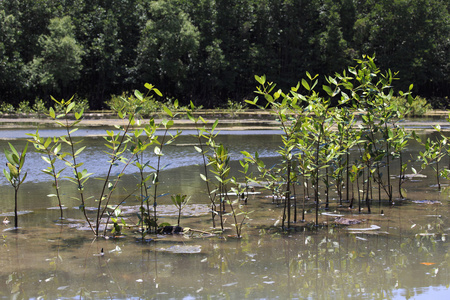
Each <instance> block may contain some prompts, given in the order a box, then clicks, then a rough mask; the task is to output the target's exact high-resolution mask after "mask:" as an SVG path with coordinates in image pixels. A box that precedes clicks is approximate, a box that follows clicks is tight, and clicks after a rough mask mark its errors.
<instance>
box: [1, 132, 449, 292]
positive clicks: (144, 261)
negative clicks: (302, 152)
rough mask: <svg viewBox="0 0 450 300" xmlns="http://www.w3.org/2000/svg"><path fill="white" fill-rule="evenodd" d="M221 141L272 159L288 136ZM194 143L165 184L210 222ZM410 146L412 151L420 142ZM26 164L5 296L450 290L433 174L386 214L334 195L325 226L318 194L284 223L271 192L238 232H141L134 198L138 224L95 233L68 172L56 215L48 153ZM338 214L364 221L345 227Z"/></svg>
mask: <svg viewBox="0 0 450 300" xmlns="http://www.w3.org/2000/svg"><path fill="white" fill-rule="evenodd" d="M247 133H248V132H247ZM220 141H221V142H222V143H224V144H226V146H227V147H229V149H230V150H231V153H232V157H233V159H234V162H233V165H232V167H233V166H234V167H236V168H235V169H237V168H238V163H237V161H236V160H237V159H239V158H241V154H240V153H239V151H240V150H246V151H249V152H254V151H255V150H258V152H259V153H262V154H261V156H262V157H265V159H266V161H267V162H268V164H270V161H271V160H274V159H275V158H276V150H277V147H278V145H279V137H278V136H276V135H270V134H268V135H267V134H266V135H256V134H246V135H237V134H230V135H223V136H220ZM19 143H20V142H19ZM84 143H85V144H86V146H87V150H86V153H85V154H84V155H85V156H84V157H83V159H84V160H85V161H86V166H87V167H88V168H92V169H93V170H95V171H96V176H98V177H101V176H102V175H104V174H102V171H101V170H102V163H103V162H104V161H105V159H104V158H103V157H102V156H101V155H102V154H101V153H102V151H103V148H102V143H103V142H102V139H101V138H85V142H84ZM193 143H194V141H193V140H191V139H190V137H189V136H187V135H185V136H182V137H181V138H180V139H179V140H177V145H173V146H170V148H169V147H168V148H167V150H168V151H167V153H166V155H165V156H164V160H165V161H166V162H170V163H171V165H170V166H168V167H167V168H166V170H164V171H163V173H162V177H161V180H162V184H161V189H162V193H169V192H170V193H172V194H177V193H184V194H187V195H190V196H191V202H189V205H191V207H190V210H189V209H188V210H187V211H186V212H185V213H184V214H183V216H182V218H181V226H183V227H185V228H192V229H197V230H199V231H210V230H211V221H210V219H209V218H210V216H209V214H208V211H207V209H206V210H202V209H204V207H206V204H208V201H209V200H208V199H207V197H206V194H205V187H204V184H203V182H202V181H201V179H200V177H199V176H198V174H199V172H200V170H201V169H200V166H197V165H196V164H199V163H201V160H200V158H199V157H197V154H196V152H195V150H194V149H193V147H192V145H193ZM1 146H3V145H0V148H1ZM244 147H245V148H246V149H244ZM149 151H150V152H151V151H152V150H149ZM409 151H410V153H411V154H412V155H414V151H416V150H415V149H413V148H411V149H409ZM149 155H150V154H149ZM2 159H3V158H2ZM0 163H3V164H4V161H3V160H0ZM27 164H29V165H30V169H29V170H28V172H30V177H29V178H28V180H27V182H26V183H24V186H23V190H21V196H20V203H19V207H20V209H21V210H22V212H27V213H24V214H22V215H20V226H21V228H19V229H17V230H11V229H10V228H11V224H1V225H2V237H1V238H2V241H1V242H2V247H1V250H0V266H1V270H0V297H2V298H14V297H15V298H37V297H43V298H49V299H55V298H83V299H84V298H95V299H106V298H108V299H125V298H145V299H150V298H153V299H161V298H171V299H195V298H201V299H203V298H217V299H225V298H231V299H238V298H250V299H263V298H264V299H273V298H280V299H290V298H301V299H322V298H325V299H348V298H353V299H403V298H406V299H408V298H414V299H420V297H421V296H423V297H427V298H432V297H434V298H438V297H442V296H443V295H445V294H447V293H448V292H449V291H448V284H449V282H450V273H449V267H450V257H449V256H450V254H449V252H448V249H449V248H450V247H449V246H450V245H449V241H448V233H449V231H450V226H449V215H450V214H449V200H448V199H449V194H448V191H447V190H446V189H445V188H444V189H443V190H442V191H441V192H438V191H437V189H435V188H432V187H430V186H431V185H432V184H433V183H434V182H433V181H432V179H431V178H432V175H431V174H427V173H424V176H428V178H425V177H423V178H420V179H417V180H416V181H410V182H407V183H406V184H405V189H406V191H407V197H406V199H404V200H400V199H396V200H395V205H394V206H393V207H391V206H388V204H387V203H386V202H382V206H381V207H379V208H378V207H376V205H378V201H376V202H377V203H376V204H375V203H374V208H376V209H374V211H376V212H377V213H373V214H366V213H365V212H364V211H363V213H362V214H358V210H357V209H349V208H347V207H345V206H344V207H338V206H336V205H334V206H332V209H331V210H330V211H328V212H329V214H328V215H326V214H324V215H323V216H322V217H321V222H322V223H326V225H324V226H323V227H321V228H320V229H319V230H316V228H314V226H313V225H311V224H312V221H313V219H314V214H313V210H312V208H313V204H312V203H309V204H308V207H307V209H308V210H307V214H306V221H307V222H305V223H299V224H294V225H293V228H294V229H293V230H291V231H289V232H282V231H280V229H279V227H277V226H274V224H275V223H277V221H278V220H279V218H280V217H281V213H282V208H281V207H277V205H276V204H273V203H272V200H271V199H270V198H269V197H266V195H267V192H265V191H262V192H263V193H262V194H261V195H252V196H250V198H249V199H248V209H249V210H253V213H251V214H250V215H249V218H250V219H249V220H248V221H247V222H246V224H245V225H244V228H243V237H242V238H241V239H236V238H234V237H233V236H232V235H233V234H234V230H233V229H232V226H231V223H232V222H231V217H229V218H228V220H227V221H226V224H225V227H227V228H229V229H227V231H226V232H225V234H224V235H223V237H222V238H219V237H217V236H209V235H208V236H207V235H204V234H202V233H199V232H195V231H194V232H190V233H189V234H186V235H154V236H151V237H150V236H149V239H148V240H146V241H144V242H142V241H141V240H140V239H139V237H140V235H139V234H138V233H136V232H135V229H134V227H133V224H136V222H137V216H136V211H135V210H134V211H133V209H134V208H135V207H136V205H137V204H138V203H137V201H136V200H134V199H130V200H129V201H127V203H125V206H126V209H124V210H125V213H124V216H125V219H126V223H127V224H128V225H130V227H129V228H128V229H127V230H125V235H124V236H120V237H117V238H109V239H105V238H98V239H93V238H92V233H91V232H90V231H87V230H80V229H82V227H83V225H84V222H83V220H82V214H81V213H80V211H79V210H78V208H77V206H78V204H79V203H78V202H77V201H76V200H71V199H70V197H71V196H72V195H73V194H75V192H76V190H74V188H73V187H72V186H71V185H69V184H68V183H67V181H64V182H63V186H62V188H61V189H62V190H63V191H64V193H65V194H64V205H65V207H66V209H65V211H64V213H65V217H66V219H65V220H63V221H61V220H58V217H59V212H58V210H57V209H49V208H55V207H56V206H57V203H56V202H55V201H56V200H55V199H53V198H48V197H47V195H48V194H50V193H53V188H52V186H51V184H50V183H49V182H48V181H47V180H48V178H45V177H44V176H45V175H42V174H41V173H39V172H38V170H39V169H40V168H42V167H43V163H41V162H40V158H39V156H38V155H36V154H34V153H30V154H29V157H28V156H27ZM31 166H32V169H31ZM41 166H42V167H41ZM35 169H37V170H35ZM134 172H135V171H133V170H130V172H129V173H128V174H127V175H125V177H124V180H123V182H122V183H121V186H120V187H119V189H118V191H119V192H118V195H117V196H116V197H117V199H116V200H118V199H120V198H121V197H123V195H125V194H127V192H126V191H128V190H132V189H133V187H134V186H135V184H136V179H135V177H134V175H135V174H133V173H134ZM393 173H395V171H393ZM233 175H235V176H238V175H239V173H238V172H237V171H236V174H233ZM2 180H3V181H1V182H0V183H1V186H0V191H1V193H2V197H1V198H0V213H1V216H5V217H6V216H8V217H9V218H11V217H10V213H11V211H12V209H13V203H12V202H13V201H12V200H11V199H13V194H12V191H10V188H9V187H8V186H7V185H6V181H4V179H2ZM90 184H91V185H90V186H89V187H86V189H87V190H86V193H87V194H95V193H96V192H98V188H99V186H98V184H100V183H99V181H95V180H94V179H91V182H90ZM330 196H333V195H330ZM334 196H335V195H334ZM331 199H333V197H331ZM332 201H334V202H337V200H336V199H335V198H334V199H333V200H332ZM160 204H161V205H160V208H159V209H160V211H159V212H160V220H159V221H160V222H168V223H170V224H175V223H176V219H177V218H176V217H177V216H176V210H173V208H171V200H170V195H167V196H165V197H162V198H161V200H160ZM195 205H196V206H195ZM381 210H383V214H380V212H381ZM333 214H336V215H344V216H345V217H346V218H351V219H358V220H360V221H362V223H360V224H355V225H349V226H345V225H336V224H335V223H334V220H335V218H336V217H335V216H333ZM2 218H3V217H2Z"/></svg>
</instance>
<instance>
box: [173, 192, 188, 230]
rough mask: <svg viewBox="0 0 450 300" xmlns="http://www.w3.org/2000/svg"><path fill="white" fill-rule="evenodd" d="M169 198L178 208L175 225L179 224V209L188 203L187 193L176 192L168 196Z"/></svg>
mask: <svg viewBox="0 0 450 300" xmlns="http://www.w3.org/2000/svg"><path fill="white" fill-rule="evenodd" d="M170 198H171V199H172V203H173V204H174V205H175V206H176V207H177V209H178V220H177V226H180V219H181V211H182V210H183V208H184V207H185V206H186V205H187V204H188V202H189V199H190V198H191V197H189V198H187V195H180V194H176V195H173V196H170Z"/></svg>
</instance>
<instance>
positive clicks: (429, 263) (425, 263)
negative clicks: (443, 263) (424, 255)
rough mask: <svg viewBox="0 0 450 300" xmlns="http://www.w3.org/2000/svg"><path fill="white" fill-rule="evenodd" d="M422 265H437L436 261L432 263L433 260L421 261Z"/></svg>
mask: <svg viewBox="0 0 450 300" xmlns="http://www.w3.org/2000/svg"><path fill="white" fill-rule="evenodd" d="M420 264H421V265H425V266H432V265H435V264H436V263H432V262H421V263H420Z"/></svg>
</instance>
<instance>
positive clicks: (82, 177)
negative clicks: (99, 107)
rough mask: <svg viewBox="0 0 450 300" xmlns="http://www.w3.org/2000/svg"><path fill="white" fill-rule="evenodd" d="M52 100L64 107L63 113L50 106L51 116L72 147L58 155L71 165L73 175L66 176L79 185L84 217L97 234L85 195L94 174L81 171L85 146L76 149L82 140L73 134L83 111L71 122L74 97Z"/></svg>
mask: <svg viewBox="0 0 450 300" xmlns="http://www.w3.org/2000/svg"><path fill="white" fill-rule="evenodd" d="M52 100H53V101H55V102H56V103H57V104H59V105H60V107H64V110H63V113H61V114H58V115H57V114H56V112H55V110H54V109H53V108H52V107H50V109H49V116H50V118H52V119H53V120H54V121H55V123H56V124H57V125H59V126H61V127H62V128H64V129H65V130H66V135H63V136H60V137H59V140H60V141H61V142H63V143H65V144H67V145H68V146H69V148H70V151H69V152H62V153H60V155H58V156H57V157H58V158H59V159H61V160H62V161H64V162H65V164H66V165H67V166H68V167H70V168H71V169H72V171H73V177H70V176H67V177H66V178H67V179H69V181H71V182H73V183H74V184H76V185H77V188H78V193H79V196H80V198H79V200H80V202H81V204H80V206H79V208H80V210H81V211H82V212H83V215H84V218H85V220H86V222H87V223H88V225H89V228H90V229H91V230H92V232H93V233H94V234H95V235H97V234H96V231H95V228H94V226H93V225H92V223H91V221H90V220H89V218H88V216H87V213H86V209H85V207H86V198H85V195H84V185H85V183H86V181H87V180H88V179H89V176H90V175H92V173H88V172H87V170H86V169H84V170H82V171H79V169H80V168H81V166H83V162H81V163H78V162H77V158H78V156H79V155H80V153H81V152H82V151H83V150H84V148H85V147H81V148H79V149H75V146H76V145H77V144H79V143H81V142H82V141H78V142H75V141H74V140H73V138H72V134H73V133H74V132H75V131H76V130H77V128H76V127H75V126H76V125H78V124H79V123H80V122H81V119H82V116H83V111H81V112H76V113H75V121H73V122H69V118H68V115H69V113H71V111H72V110H73V108H74V106H75V103H74V102H72V100H73V97H72V98H70V99H69V100H67V101H66V100H64V99H62V100H61V101H58V100H56V99H55V98H53V97H52ZM60 119H63V120H64V122H62V121H59V120H60Z"/></svg>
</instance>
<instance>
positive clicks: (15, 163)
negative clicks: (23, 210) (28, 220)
mask: <svg viewBox="0 0 450 300" xmlns="http://www.w3.org/2000/svg"><path fill="white" fill-rule="evenodd" d="M8 145H9V150H8V149H5V150H4V153H5V157H6V160H7V162H6V166H7V167H8V170H7V169H3V174H4V175H5V177H6V180H8V182H9V183H10V184H11V186H12V187H13V188H14V227H15V228H18V227H19V226H18V217H17V205H18V194H19V188H20V185H21V184H22V183H23V182H24V181H25V179H26V178H27V172H25V174H23V176H22V168H23V165H24V163H25V156H26V154H27V149H28V143H27V144H26V145H25V147H24V148H23V150H22V153H20V154H19V152H17V150H16V148H15V147H14V146H13V145H12V144H11V143H8Z"/></svg>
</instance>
